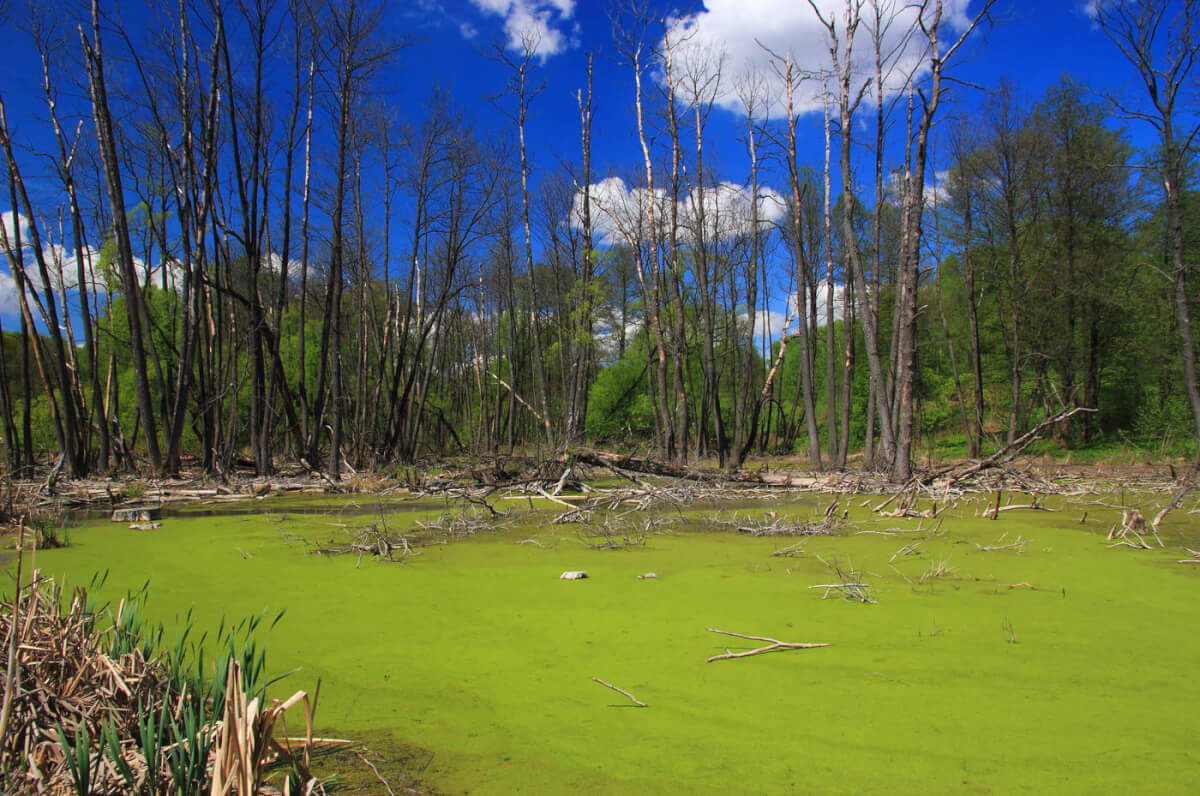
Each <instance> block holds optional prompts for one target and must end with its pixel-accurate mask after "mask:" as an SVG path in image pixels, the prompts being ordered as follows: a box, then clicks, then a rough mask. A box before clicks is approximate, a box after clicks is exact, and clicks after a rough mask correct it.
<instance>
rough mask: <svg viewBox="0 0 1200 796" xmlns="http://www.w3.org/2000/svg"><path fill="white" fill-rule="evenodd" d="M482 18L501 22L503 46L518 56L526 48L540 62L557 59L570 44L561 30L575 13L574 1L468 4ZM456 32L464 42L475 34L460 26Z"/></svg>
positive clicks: (494, 0) (486, 0) (481, 1)
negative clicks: (459, 33) (495, 17)
mask: <svg viewBox="0 0 1200 796" xmlns="http://www.w3.org/2000/svg"><path fill="white" fill-rule="evenodd" d="M471 2H472V3H473V4H474V5H475V7H476V8H478V9H479V10H480V11H482V12H483V13H484V14H490V15H492V16H497V17H503V18H504V36H505V44H506V46H507V47H508V49H510V50H514V51H516V52H522V51H523V50H525V48H526V47H529V48H530V49H531V50H532V52H533V54H534V55H536V56H537V57H538V58H539V59H541V60H542V61H545V60H546V59H547V58H549V57H550V56H552V55H558V54H559V53H561V52H562V51H563V50H565V49H567V47H568V46H570V44H571V41H570V39H569V38H568V36H567V34H566V33H564V31H563V30H562V29H561V27H560V26H561V25H562V23H564V22H566V21H567V20H569V19H570V18H571V17H572V16H573V15H574V13H575V0H471ZM459 30H460V31H461V33H462V34H463V36H465V37H466V38H468V39H470V38H473V37H474V35H475V34H476V33H477V32H478V31H476V29H475V27H474V26H472V25H470V24H466V23H464V24H463V25H461V26H460V28H459Z"/></svg>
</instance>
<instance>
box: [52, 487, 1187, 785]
mask: <svg viewBox="0 0 1200 796" xmlns="http://www.w3.org/2000/svg"><path fill="white" fill-rule="evenodd" d="M1141 498H1142V502H1141V503H1140V504H1139V505H1142V508H1143V511H1146V512H1147V516H1153V514H1152V510H1151V506H1153V505H1156V504H1157V503H1161V502H1164V501H1165V498H1163V497H1162V496H1153V497H1151V496H1141ZM1116 499H1117V498H1116V497H1115V496H1114V497H1112V499H1111V500H1112V502H1115V501H1116ZM1126 499H1127V500H1129V502H1131V503H1135V502H1136V500H1134V499H1133V498H1129V497H1128V496H1127V497H1126ZM861 500H862V499H861V498H855V499H854V502H853V506H854V508H853V509H851V515H850V520H851V521H857V522H858V523H859V524H857V525H854V526H852V527H850V528H849V529H848V530H847V531H846V532H845V534H844V535H839V536H831V537H812V538H809V539H807V540H806V543H805V555H803V556H800V557H790V558H783V557H773V556H772V555H771V553H772V552H773V551H775V550H777V549H779V548H781V547H783V546H785V545H787V544H789V543H792V542H795V541H798V540H796V539H792V538H787V539H780V538H755V537H749V536H745V535H741V534H736V533H733V532H729V531H713V530H711V526H710V525H708V524H707V523H706V522H705V521H704V518H705V517H706V516H707V515H708V514H710V513H711V511H710V510H709V509H708V508H705V509H692V510H688V511H686V512H683V513H682V514H676V513H672V514H671V515H664V516H674V517H675V519H676V522H674V524H673V525H671V526H670V528H669V531H668V532H666V533H659V534H652V535H650V536H648V537H647V539H646V543H645V545H644V546H639V547H635V548H633V549H628V550H593V549H589V548H587V547H585V546H584V545H583V544H581V542H580V540H579V538H578V537H577V535H576V533H577V531H578V527H577V526H553V525H550V522H549V521H550V518H551V517H553V516H554V513H556V511H557V510H550V509H549V508H548V507H547V504H544V503H543V504H541V510H540V511H530V510H529V508H530V507H529V506H528V505H526V504H524V503H521V504H517V505H519V506H520V508H519V509H518V513H516V514H515V515H514V523H513V524H512V525H511V526H510V527H509V528H507V529H505V530H502V531H499V532H496V533H482V534H478V535H476V536H474V537H472V538H470V539H468V540H466V541H455V542H453V543H451V544H448V545H433V546H428V547H425V548H423V549H422V554H421V555H420V556H419V557H417V558H415V559H412V560H410V561H408V562H406V563H403V564H391V563H384V562H378V561H374V560H368V559H366V558H364V559H363V560H362V561H361V563H358V562H357V561H356V558H355V557H354V556H341V557H334V558H329V557H323V556H318V555H313V554H306V545H305V544H304V543H303V542H300V541H296V540H295V537H294V536H292V535H293V534H294V535H296V536H300V537H304V538H305V539H307V540H310V541H311V542H323V541H324V540H327V539H335V540H338V539H341V540H344V539H345V538H347V535H348V533H349V532H350V531H351V530H353V529H355V528H361V527H363V526H365V525H367V524H369V523H370V522H372V521H374V520H377V519H378V518H377V517H375V518H372V517H371V516H367V515H361V514H355V513H354V512H352V511H350V512H342V513H340V514H339V512H338V506H336V505H334V506H329V507H328V510H327V512H326V513H325V514H319V513H312V512H311V511H310V509H311V508H312V504H311V502H309V503H306V504H305V506H304V509H305V511H304V512H301V511H299V509H300V508H301V507H300V506H296V507H294V508H295V509H297V510H295V511H290V510H289V507H288V504H287V503H284V502H270V501H266V502H262V503H259V504H258V508H257V510H256V511H254V512H251V513H235V514H230V515H226V516H204V515H200V514H195V513H185V514H183V515H181V516H177V517H173V518H170V519H168V520H167V521H165V522H164V525H163V527H162V528H161V529H160V530H158V531H155V532H150V533H147V532H137V531H131V530H128V529H127V528H125V527H124V526H123V525H118V524H115V523H108V522H92V523H87V524H85V525H82V526H80V527H78V528H75V529H73V530H72V531H71V540H72V546H71V547H69V548H66V549H61V550H52V551H45V552H42V553H39V556H38V558H39V561H38V564H39V566H40V567H41V568H42V569H43V570H44V571H46V572H48V573H51V574H60V573H61V574H64V575H65V576H66V577H67V579H68V580H69V581H70V582H76V583H78V582H83V581H86V580H87V579H88V578H89V577H90V575H91V574H92V573H93V572H96V571H104V570H107V571H108V572H109V575H108V580H107V586H106V591H107V593H108V596H109V597H110V598H114V597H118V596H120V594H121V593H123V592H124V591H125V590H127V589H131V588H136V587H138V586H140V585H141V584H142V583H143V582H144V581H145V580H146V579H147V578H149V579H150V580H151V595H152V596H151V601H150V605H149V608H150V611H151V612H152V613H154V614H156V615H157V616H159V617H160V618H162V619H165V620H170V618H171V617H174V616H177V615H182V614H183V613H184V612H185V611H187V610H188V608H189V607H193V606H194V616H195V618H196V622H197V625H198V627H199V628H205V627H215V626H216V625H217V623H218V622H219V621H220V619H221V618H222V617H230V618H240V617H242V616H245V615H250V614H257V613H259V612H261V611H264V610H267V611H278V610H279V609H281V608H286V609H287V615H286V616H285V618H284V619H283V621H282V622H281V623H280V624H279V625H278V626H277V627H276V628H275V630H274V631H273V633H272V635H271V637H270V638H269V641H268V645H269V650H270V654H269V662H270V663H272V664H273V665H274V666H275V667H277V668H278V669H286V668H291V667H292V666H293V665H299V666H302V670H301V671H300V672H299V673H297V674H295V675H293V676H292V677H291V678H290V679H289V680H288V681H287V682H286V686H287V687H289V688H311V687H312V685H313V684H314V683H315V681H316V679H317V678H318V677H320V678H321V679H322V683H323V684H322V690H321V700H320V706H319V709H318V720H319V723H320V724H321V725H322V727H321V732H323V733H329V734H337V735H340V736H343V737H355V736H356V734H357V735H364V736H366V735H369V736H371V737H379V736H380V734H381V733H382V734H385V735H388V736H390V737H393V738H395V739H398V740H403V741H407V742H411V743H413V744H416V745H418V746H420V747H422V748H423V749H425V750H428V752H429V753H430V755H431V757H430V758H428V763H427V765H426V768H425V769H424V770H423V771H422V772H420V775H421V776H422V777H423V778H424V779H425V780H426V781H427V782H429V783H431V784H432V785H433V786H434V787H436V788H437V789H438V790H440V791H445V792H467V791H469V792H472V793H495V794H507V793H568V792H569V793H580V792H582V793H792V792H794V793H835V792H873V793H880V792H887V793H931V792H947V791H955V792H979V793H989V792H998V793H1010V792H1020V791H1026V792H1050V791H1053V792H1105V793H1119V792H1139V793H1140V792H1164V793H1167V792H1181V793H1182V792H1195V791H1196V790H1197V789H1200V747H1198V746H1197V742H1196V738H1197V737H1198V735H1200V679H1198V678H1197V676H1196V667H1197V665H1198V664H1200V633H1197V628H1200V567H1198V566H1188V565H1180V564H1176V563H1175V560H1176V559H1179V558H1183V557H1186V554H1185V553H1183V551H1182V549H1181V546H1182V545H1187V546H1189V547H1193V548H1200V530H1198V529H1197V527H1196V526H1197V524H1198V523H1197V522H1196V516H1195V515H1191V516H1189V515H1188V514H1187V513H1186V510H1185V509H1184V510H1179V511H1176V512H1175V513H1173V514H1172V515H1171V517H1170V518H1169V520H1168V521H1167V523H1165V524H1164V526H1163V528H1164V531H1166V533H1165V535H1164V541H1165V542H1166V543H1167V549H1165V550H1153V551H1135V550H1132V549H1129V548H1118V549H1109V548H1108V547H1107V544H1108V543H1107V542H1106V540H1105V533H1106V532H1107V531H1108V529H1109V527H1110V526H1111V524H1112V523H1113V522H1114V521H1119V519H1120V513H1119V511H1117V510H1115V509H1113V508H1108V507H1101V506H1097V505H1084V504H1083V502H1082V501H1081V502H1080V503H1067V502H1065V501H1061V500H1060V501H1058V502H1057V503H1051V504H1050V505H1051V506H1055V507H1057V508H1060V509H1062V510H1061V511H1058V512H1054V513H1051V512H1030V511H1013V512H1006V513H1003V514H1001V515H1000V519H999V520H995V521H993V520H984V519H980V518H978V517H977V516H975V515H976V512H977V511H978V510H980V508H981V507H982V506H983V505H985V502H986V501H987V500H988V498H987V497H986V496H981V497H980V498H979V499H978V501H976V502H969V501H968V502H964V503H962V504H960V505H959V506H957V507H956V508H955V509H952V510H951V511H949V512H947V513H945V514H944V515H943V523H942V524H941V528H940V531H939V532H938V533H937V534H932V533H930V532H929V531H928V530H924V531H922V532H919V533H902V534H900V533H897V534H894V535H885V534H880V533H856V532H857V531H865V530H874V531H881V530H886V529H889V528H903V529H914V528H917V527H918V521H917V520H908V519H904V520H901V519H878V518H873V517H870V516H869V514H868V512H867V510H866V509H863V508H861V507H860V506H859V503H860V502H861ZM1089 500H1090V499H1089ZM820 501H821V505H820V506H818V504H817V503H816V502H815V499H814V498H807V499H806V501H801V502H794V503H788V504H778V503H772V504H769V505H768V504H763V505H761V506H760V507H757V508H749V509H747V508H742V509H741V511H742V513H743V514H752V515H761V513H762V512H763V511H767V510H770V511H777V512H780V513H782V514H787V513H792V514H796V515H797V516H800V517H809V516H819V513H820V508H821V507H823V505H824V503H825V502H827V498H820ZM843 505H845V500H844V499H843ZM534 508H537V506H536V505H535V506H534ZM1084 511H1088V512H1089V519H1088V521H1087V522H1086V523H1084V524H1080V522H1079V519H1080V516H1081V514H1082V513H1083V512H1084ZM266 512H269V514H268V513H266ZM428 516H429V511H428V510H427V511H426V512H425V514H422V513H419V512H418V513H410V514H402V513H394V514H391V515H389V517H388V522H389V524H390V526H391V528H392V529H393V530H398V529H401V528H407V527H412V526H413V523H415V521H416V520H417V519H420V518H423V517H425V518H427V517H428ZM929 525H930V523H929V521H925V522H924V526H929ZM281 529H282V531H285V532H281ZM1018 536H1019V537H1021V538H1023V539H1026V540H1028V542H1027V544H1026V545H1025V547H1024V551H1023V552H1017V551H1015V550H1013V549H1008V550H996V551H982V550H980V549H979V548H978V545H991V544H994V543H996V542H997V541H1001V540H1002V543H1008V542H1013V541H1015V540H1016V539H1017V537H1018ZM529 538H536V539H537V540H538V541H539V542H540V543H541V545H542V546H541V547H539V546H538V545H535V544H518V542H520V541H521V540H525V539H529ZM289 540H291V541H289ZM917 541H920V545H919V546H917V548H916V551H915V552H914V553H913V554H912V555H898V556H896V558H895V560H894V562H892V563H889V559H891V558H892V557H893V555H895V554H896V553H897V551H898V550H899V549H900V548H901V547H903V546H905V545H909V544H911V543H913V542H917ZM818 556H820V557H821V558H823V559H825V560H826V561H829V562H834V561H837V562H839V563H840V564H841V565H843V566H852V567H853V568H855V569H861V570H863V571H864V575H863V579H864V581H865V582H867V583H868V584H870V586H871V593H872V596H873V597H874V598H875V599H876V600H877V604H874V605H864V604H862V603H857V602H850V601H847V600H843V599H837V598H836V597H835V596H830V597H829V598H828V599H822V597H823V594H824V592H823V590H821V589H810V588H808V587H809V586H811V585H813V584H821V583H829V582H832V580H831V579H836V576H835V575H834V574H833V573H831V572H830V570H829V569H827V568H826V566H825V565H823V564H822V563H821V562H820V561H819V560H818V558H817V557H818ZM356 564H357V566H356ZM939 565H941V567H942V569H944V570H948V571H949V572H948V574H943V575H941V576H937V577H929V578H927V579H926V581H925V582H923V583H922V582H921V580H920V579H921V576H922V575H923V574H925V573H926V572H928V571H930V570H931V568H932V569H934V570H936V569H937V568H938V566H939ZM568 569H585V570H587V571H588V573H589V575H590V577H589V578H588V579H587V580H582V581H560V580H559V579H558V575H559V574H560V573H561V572H562V571H564V570H568ZM646 572H654V573H656V574H657V576H658V577H657V578H655V579H642V580H639V579H638V578H637V575H639V574H643V573H646ZM1015 584H1022V585H1017V586H1016V587H1015V588H1010V587H1012V586H1014V585H1015ZM1031 587H1032V588H1031ZM706 628H720V629H723V630H730V631H735V632H740V633H747V634H753V635H764V636H770V637H774V638H778V639H781V640H783V641H808V642H830V643H831V644H832V645H833V646H831V647H829V648H824V649H813V650H801V651H786V652H779V653H772V654H768V655H760V656H756V657H752V658H746V659H741V660H726V661H718V662H714V663H705V658H707V657H709V656H711V655H714V654H718V653H721V652H724V651H725V650H726V649H731V650H734V651H737V650H741V649H748V648H750V647H753V646H757V644H756V643H755V642H743V641H741V640H739V639H736V638H730V637H728V636H718V635H715V634H713V633H709V632H706ZM592 677H599V678H601V679H603V680H606V681H608V682H610V683H613V684H615V685H618V686H620V687H622V688H624V689H626V690H628V691H630V692H632V693H633V694H635V695H636V696H637V697H638V698H639V699H641V700H642V701H644V702H646V703H648V704H649V707H648V708H645V709H638V708H635V707H633V706H632V705H631V703H630V702H628V701H627V700H625V698H624V697H622V696H620V695H619V694H616V693H615V692H613V691H610V690H608V689H606V688H602V687H601V686H599V685H597V684H595V683H593V682H592V680H591V678H592Z"/></svg>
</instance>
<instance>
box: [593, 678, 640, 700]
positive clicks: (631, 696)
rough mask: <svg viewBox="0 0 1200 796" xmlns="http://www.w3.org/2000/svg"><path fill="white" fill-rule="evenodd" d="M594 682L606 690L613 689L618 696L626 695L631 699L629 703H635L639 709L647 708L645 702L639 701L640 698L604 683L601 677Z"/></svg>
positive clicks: (594, 679)
mask: <svg viewBox="0 0 1200 796" xmlns="http://www.w3.org/2000/svg"><path fill="white" fill-rule="evenodd" d="M592 682H596V683H599V684H600V685H602V686H604V687H605V688H611V689H612V690H614V691H616V692H617V693H618V694H622V695H624V696H626V697H628V698H629V701H630V702H632V703H633V704H634V705H635V706H636V707H639V708H644V707H646V703H645V702H643V701H642V700H640V699H638V698H637V697H635V696H634V695H633V694H631V693H629V692H628V691H626V690H625V689H624V688H617V687H616V686H615V685H613V684H612V683H606V682H604V681H603V680H601V679H600V678H599V677H593V678H592Z"/></svg>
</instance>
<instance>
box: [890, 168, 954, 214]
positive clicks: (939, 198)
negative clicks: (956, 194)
mask: <svg viewBox="0 0 1200 796" xmlns="http://www.w3.org/2000/svg"><path fill="white" fill-rule="evenodd" d="M949 180H950V170H949V169H941V170H940V171H936V172H934V173H933V175H932V176H930V177H926V178H925V191H924V194H925V206H926V207H933V206H934V204H945V203H946V202H947V201H949V199H950V193H949V191H948V189H947V185H948V184H949ZM883 190H884V195H885V196H886V197H887V201H889V202H892V203H894V204H899V203H900V201H901V200H902V198H903V196H904V172H902V171H899V170H897V171H893V172H892V173H891V174H889V175H888V176H887V177H886V178H885V179H884V188H883Z"/></svg>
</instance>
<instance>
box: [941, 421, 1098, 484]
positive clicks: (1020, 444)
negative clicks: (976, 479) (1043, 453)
mask: <svg viewBox="0 0 1200 796" xmlns="http://www.w3.org/2000/svg"><path fill="white" fill-rule="evenodd" d="M1096 411H1098V410H1096V409H1091V408H1088V407H1084V406H1076V407H1072V408H1070V409H1064V410H1062V411H1061V412H1059V413H1058V414H1056V415H1054V416H1053V417H1048V418H1046V419H1045V420H1043V421H1042V422H1040V423H1038V424H1037V425H1036V426H1034V427H1033V428H1031V429H1030V430H1029V431H1026V432H1025V433H1024V434H1022V435H1021V436H1019V437H1017V438H1016V439H1014V440H1013V441H1012V442H1010V443H1009V444H1007V445H1005V446H1004V447H1002V448H1001V449H1000V450H998V451H996V452H995V453H993V454H992V455H991V456H989V457H987V458H986V459H983V460H982V461H978V462H975V463H974V464H971V465H968V466H966V467H963V466H962V465H953V466H951V467H946V468H943V469H941V470H938V471H936V472H934V473H932V474H931V475H929V476H926V477H925V478H924V479H923V480H924V482H925V483H927V484H928V483H933V481H935V480H936V479H938V478H942V477H944V476H949V478H948V480H947V482H946V485H947V486H949V485H952V484H954V483H955V482H957V481H962V480H963V479H965V478H969V477H971V476H972V475H975V474H976V473H978V472H980V471H981V470H986V469H988V468H989V467H995V466H996V465H998V464H1003V463H1004V462H1007V461H1009V460H1011V459H1013V458H1015V457H1016V456H1017V455H1018V454H1019V453H1021V451H1023V450H1025V449H1026V448H1028V447H1029V446H1030V445H1031V444H1032V443H1033V442H1034V440H1036V439H1038V438H1040V437H1041V435H1042V432H1043V431H1045V430H1046V429H1048V428H1050V427H1051V426H1055V425H1058V424H1059V423H1061V422H1063V421H1064V420H1066V419H1067V418H1069V417H1072V416H1073V415H1076V414H1078V413H1079V412H1096Z"/></svg>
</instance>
